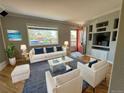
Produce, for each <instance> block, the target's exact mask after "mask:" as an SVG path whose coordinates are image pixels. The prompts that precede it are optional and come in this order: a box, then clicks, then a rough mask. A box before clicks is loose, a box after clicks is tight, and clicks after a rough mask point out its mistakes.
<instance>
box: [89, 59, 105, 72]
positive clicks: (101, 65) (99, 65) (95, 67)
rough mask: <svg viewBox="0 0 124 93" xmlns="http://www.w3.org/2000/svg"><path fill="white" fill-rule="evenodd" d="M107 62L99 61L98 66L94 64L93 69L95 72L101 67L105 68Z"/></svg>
mask: <svg viewBox="0 0 124 93" xmlns="http://www.w3.org/2000/svg"><path fill="white" fill-rule="evenodd" d="M105 64H107V62H105V61H98V62H97V63H96V64H94V65H93V66H92V67H91V68H92V69H94V70H97V69H99V68H100V67H103V66H104V65H105Z"/></svg>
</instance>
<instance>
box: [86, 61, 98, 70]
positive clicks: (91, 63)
mask: <svg viewBox="0 0 124 93" xmlns="http://www.w3.org/2000/svg"><path fill="white" fill-rule="evenodd" d="M95 63H97V60H95V61H93V62H89V65H88V67H90V68H91V67H92V65H93V64H95Z"/></svg>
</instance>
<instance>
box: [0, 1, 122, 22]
mask: <svg viewBox="0 0 124 93" xmlns="http://www.w3.org/2000/svg"><path fill="white" fill-rule="evenodd" d="M121 2H122V0H0V7H2V8H4V9H6V10H7V11H9V12H13V13H19V14H24V15H31V16H37V17H43V18H49V19H55V20H61V21H69V22H75V23H84V22H85V21H87V20H90V19H92V18H95V17H98V16H101V15H104V14H107V13H109V12H112V11H115V10H119V9H121Z"/></svg>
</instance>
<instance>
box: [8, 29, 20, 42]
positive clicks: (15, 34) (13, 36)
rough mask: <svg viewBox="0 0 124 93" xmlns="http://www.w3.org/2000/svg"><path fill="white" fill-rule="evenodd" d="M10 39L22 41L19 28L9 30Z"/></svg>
mask: <svg viewBox="0 0 124 93" xmlns="http://www.w3.org/2000/svg"><path fill="white" fill-rule="evenodd" d="M7 34H8V40H9V41H21V40H22V35H21V33H20V32H19V31H17V30H7Z"/></svg>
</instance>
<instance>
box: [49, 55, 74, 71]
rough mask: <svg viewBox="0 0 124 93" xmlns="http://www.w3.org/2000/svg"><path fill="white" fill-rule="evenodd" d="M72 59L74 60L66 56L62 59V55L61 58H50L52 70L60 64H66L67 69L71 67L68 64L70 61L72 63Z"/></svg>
mask: <svg viewBox="0 0 124 93" xmlns="http://www.w3.org/2000/svg"><path fill="white" fill-rule="evenodd" d="M71 61H73V59H72V58H70V57H68V56H65V57H64V59H62V57H60V58H55V59H51V60H48V63H49V66H50V69H51V71H53V72H54V68H56V67H57V66H60V65H65V67H66V70H69V69H71V67H70V66H69V65H68V63H70V62H71Z"/></svg>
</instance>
